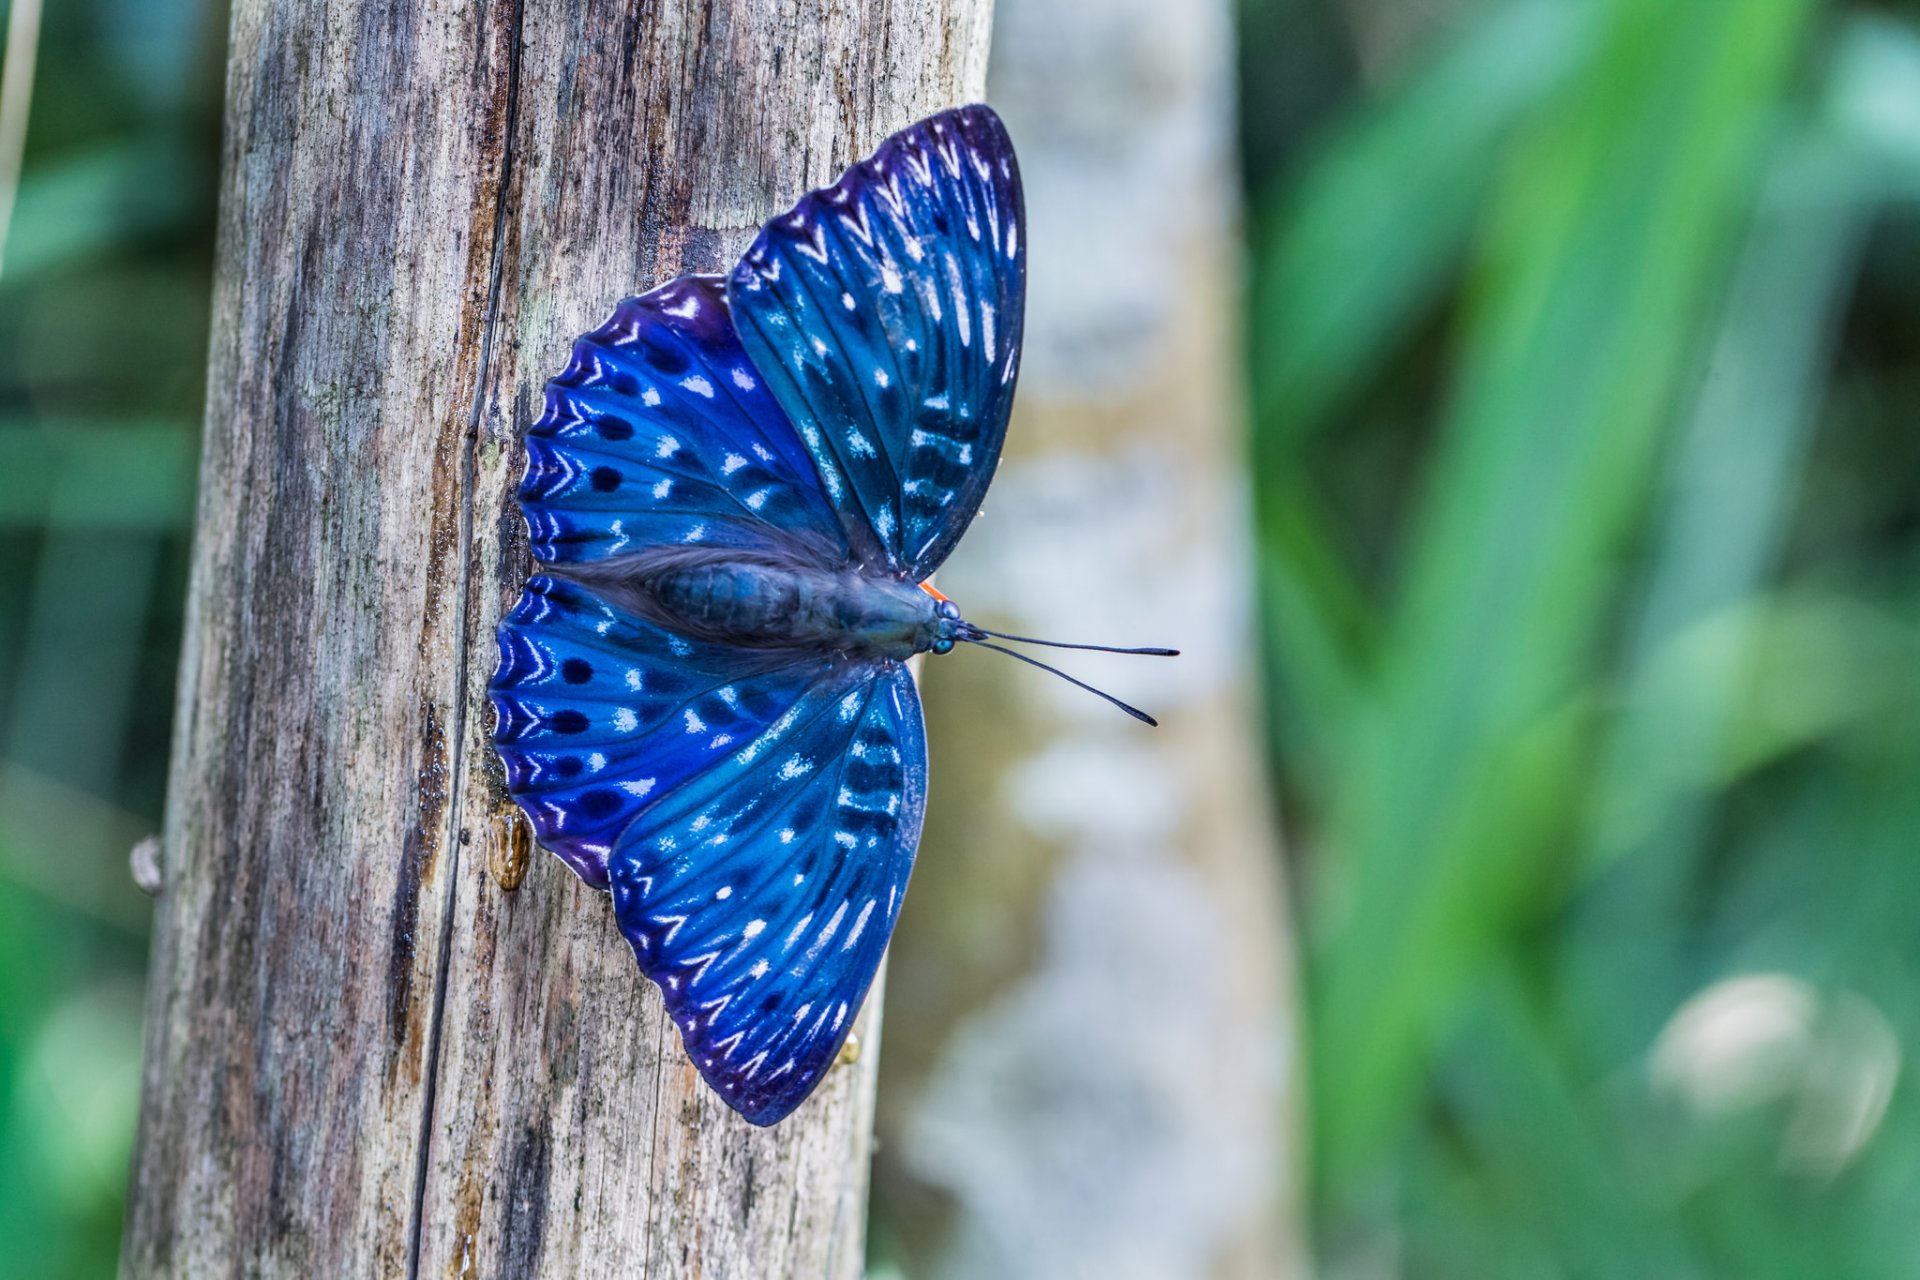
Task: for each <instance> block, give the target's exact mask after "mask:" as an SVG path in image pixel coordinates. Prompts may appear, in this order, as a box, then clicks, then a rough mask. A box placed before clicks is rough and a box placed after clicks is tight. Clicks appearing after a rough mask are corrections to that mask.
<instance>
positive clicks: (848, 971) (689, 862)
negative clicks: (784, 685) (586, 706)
mask: <svg viewBox="0 0 1920 1280" xmlns="http://www.w3.org/2000/svg"><path fill="white" fill-rule="evenodd" d="M925 795H926V738H925V733H924V730H923V728H922V725H921V719H920V703H919V698H918V696H917V695H916V694H915V692H914V686H913V680H912V678H911V677H910V676H909V675H908V674H907V672H906V669H905V668H904V667H902V666H901V665H899V664H897V663H891V662H887V663H876V664H871V665H865V666H862V665H859V664H846V665H845V666H842V667H837V668H833V669H829V670H827V671H824V672H822V673H821V674H820V676H819V678H818V679H817V680H816V681H815V683H814V684H813V685H812V686H811V687H810V688H809V689H808V690H807V691H806V692H805V693H804V694H802V695H801V696H800V697H799V698H798V699H797V700H795V701H794V702H793V703H792V704H791V706H790V708H789V709H788V710H787V711H786V712H785V713H784V714H783V715H782V716H781V717H780V718H779V719H778V720H777V721H776V722H774V723H773V724H771V725H769V726H768V727H767V728H766V729H765V731H764V732H762V733H761V734H760V735H759V736H758V737H757V738H755V739H754V740H753V741H752V742H751V743H750V744H749V745H747V746H745V747H743V748H741V749H740V750H739V751H737V752H735V753H733V754H732V755H731V756H730V757H729V758H728V759H727V760H726V761H724V762H720V763H717V764H715V765H714V766H713V767H712V768H711V769H709V771H708V772H707V773H706V774H705V775H704V776H702V777H701V778H699V779H696V780H694V781H692V782H689V783H687V784H685V785H683V786H682V787H681V788H680V789H679V790H678V791H677V792H674V793H671V794H669V795H667V796H666V797H664V798H662V799H661V800H660V801H659V802H658V803H656V804H655V805H653V806H651V807H650V808H648V809H647V810H645V811H644V812H643V813H642V814H641V815H640V817H639V819H638V820H637V821H635V822H634V823H633V824H632V825H631V826H630V827H629V828H628V829H627V831H626V833H625V834H624V835H623V836H622V837H621V839H620V841H619V843H618V844H617V845H616V846H615V848H614V850H613V854H612V857H611V859H610V861H609V870H610V874H611V878H612V882H613V900H614V911H615V914H616V916H617V918H618V919H619V922H620V927H621V929H622V931H623V932H624V933H625V934H626V935H627V939H628V941H629V942H630V943H631V944H632V945H633V949H634V954H635V956H636V957H637V958H638V959H639V962H640V966H641V968H642V969H644V970H645V971H646V973H647V975H648V976H649V977H651V978H652V979H653V980H654V981H655V982H657V983H659V984H660V988H661V991H662V992H663V993H664V995H665V997H666V1004H667V1009H668V1011H669V1013H670V1014H671V1015H672V1016H673V1018H674V1021H675V1022H676V1023H677V1024H678V1025H679V1026H680V1029H681V1036H682V1038H683V1040H684V1041H685V1043H686V1046H687V1052H688V1054H689V1055H690V1056H691V1057H692V1059H693V1061H694V1064H695V1065H696V1066H697V1067H698V1068H699V1070H700V1073H701V1074H702V1075H703V1076H704V1077H705V1078H706V1080H707V1082H708V1083H709V1084H710V1085H712V1086H713V1088H714V1089H715V1091H717V1092H718V1093H719V1094H720V1096H721V1097H722V1098H723V1099H725V1100H726V1102H727V1104H728V1105H729V1106H731V1107H733V1108H734V1109H735V1110H737V1111H739V1112H740V1113H741V1114H742V1115H744V1116H746V1117H747V1119H749V1120H751V1121H753V1122H754V1123H756V1124H772V1123H774V1122H775V1121H777V1120H779V1119H781V1118H782V1117H784V1116H785V1115H787V1113H788V1112H790V1111H792V1110H793V1108H794V1107H795V1106H797V1105H799V1103H800V1102H801V1101H802V1100H803V1099H805V1097H806V1096H807V1095H808V1094H809V1093H811V1092H812V1091H813V1089H814V1087H815V1086H816V1085H817V1084H818V1083H819V1080H820V1077H821V1075H822V1074H823V1073H824V1072H825V1071H826V1069H827V1067H828V1066H829V1065H830V1064H831V1063H832V1061H833V1058H834V1055H835V1054H836V1052H837V1051H838V1049H839V1047H840V1044H841V1042H842V1041H843V1040H845V1039H846V1035H847V1032H848V1031H849V1030H850V1029H851V1027H852V1025H853V1019H854V1017H855V1016H856V1015H857V1014H858V1013H859V1011H860V1004H861V1001H862V1000H863V999H864V998H865V996H866V992H867V988H868V986H869V985H870V984H871V983H872V981H873V976H874V973H875V972H876V970H877V969H878V967H879V964H880V957H881V955H882V954H883V953H884V952H885V950H886V945H887V940H888V938H889V937H890V936H891V935H892V933H893V925H894V921H895V919H896V917H897V916H898V913H899V909H900V902H901V898H902V897H903V895H904V894H905V891H906V886H907V876H908V873H909V872H910V871H911V870H912V867H913V855H914V850H915V847H916V845H917V844H918V842H919V837H920V821H921V816H922V812H923V809H924V803H925Z"/></svg>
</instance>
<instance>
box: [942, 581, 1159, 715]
mask: <svg viewBox="0 0 1920 1280" xmlns="http://www.w3.org/2000/svg"><path fill="white" fill-rule="evenodd" d="M923 590H926V591H927V593H928V594H929V595H932V594H933V592H932V590H931V589H930V588H923ZM935 599H936V603H935V604H934V607H933V616H932V619H931V623H932V628H931V636H932V638H931V640H930V641H929V642H928V643H927V644H926V646H925V648H926V649H927V651H928V652H930V653H934V654H942V653H952V652H953V648H954V646H955V645H957V644H977V645H979V646H980V647H981V648H983V649H992V650H993V651H994V652H995V653H1004V654H1006V655H1007V656H1008V657H1009V658H1018V659H1019V660H1020V661H1022V662H1024V663H1026V664H1028V665H1029V666H1034V667H1039V668H1040V669H1041V670H1042V671H1050V672H1052V673H1053V674H1054V675H1056V676H1059V677H1060V678H1061V679H1062V680H1065V681H1066V682H1067V683H1068V684H1071V685H1075V686H1077V687H1078V688H1081V689H1085V690H1086V691H1087V692H1088V693H1092V694H1097V695H1098V696H1100V697H1102V698H1105V699H1106V700H1107V701H1108V702H1111V703H1112V704H1113V705H1114V706H1116V707H1118V708H1120V709H1121V710H1122V711H1124V712H1126V713H1127V714H1128V715H1130V716H1132V717H1133V718H1134V719H1136V720H1141V721H1144V722H1145V723H1147V724H1152V725H1157V724H1159V723H1160V722H1159V721H1157V720H1155V719H1154V718H1153V717H1152V716H1150V715H1148V714H1147V713H1146V712H1144V711H1142V710H1140V708H1138V707H1135V706H1131V705H1129V704H1128V703H1125V702H1122V701H1120V699H1118V698H1116V697H1114V696H1113V695H1112V694H1110V693H1108V692H1106V691H1105V690H1104V689H1096V688H1094V687H1093V686H1092V685H1090V684H1088V683H1086V682H1085V681H1084V680H1076V679H1074V678H1073V677H1072V676H1070V675H1068V674H1067V673H1066V672H1064V671H1062V670H1060V669H1059V668H1058V667H1052V666H1048V665H1047V664H1046V663H1044V662H1041V661H1040V660H1039V659H1037V658H1030V657H1028V656H1027V655H1026V654H1024V653H1019V652H1017V651H1015V650H1013V649H1009V648H1007V647H1006V646H1004V645H998V644H994V643H992V641H994V640H1014V641H1018V642H1019V643H1021V644H1041V645H1046V646H1047V647H1048V648H1052V649H1093V650H1097V651H1098V652H1101V653H1135V654H1145V655H1148V656H1151V657H1156V658H1176V657H1179V656H1180V651H1179V650H1178V649H1157V648H1156V649H1122V648H1116V647H1115V646H1113V645H1106V644H1068V643H1066V642H1065V641H1061V640H1036V639H1034V638H1033V637H1032V636H1016V635H1009V634H1007V633H1006V632H1004V631H989V630H987V628H985V627H980V626H975V625H974V624H973V623H971V622H968V621H967V620H966V619H964V618H962V617H961V616H960V606H959V605H957V604H955V603H954V602H953V601H951V600H949V599H947V598H946V597H945V596H937V597H936V598H935Z"/></svg>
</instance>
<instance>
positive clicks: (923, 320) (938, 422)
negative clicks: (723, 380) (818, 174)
mask: <svg viewBox="0 0 1920 1280" xmlns="http://www.w3.org/2000/svg"><path fill="white" fill-rule="evenodd" d="M1021 223H1022V208H1021V194H1020V175H1019V170H1018V169H1017V167H1016V166H1015V163H1014V158H1013V146H1012V143H1011V142H1010V141H1009V140H1008V138H1007V134H1006V130H1005V128H1004V127H1003V126H1002V125H1001V123H1000V120H999V117H997V116H996V115H994V113H993V112H992V111H991V110H990V109H988V108H986V107H984V106H972V107H963V108H960V109H958V110H955V111H948V112H944V113H942V114H940V115H936V116H933V117H930V118H929V119H926V120H923V121H921V122H920V123H919V124H916V125H914V126H913V127H911V128H909V129H906V130H904V131H902V132H900V133H897V134H895V135H893V136H892V137H891V138H889V139H887V141H886V142H885V143H883V144H882V145H881V146H880V149H879V150H878V151H877V152H876V153H875V154H874V155H873V157H872V158H871V159H869V160H866V161H864V162H862V163H860V164H858V165H855V166H854V167H853V168H851V169H849V170H848V171H847V172H846V174H845V176H843V177H842V178H841V179H840V181H839V182H838V183H836V184H835V185H833V186H832V187H829V188H826V189H825V190H822V191H816V192H814V193H812V194H811V195H809V196H807V197H806V198H805V199H803V200H801V201H800V203H799V204H798V205H796V206H795V207H794V209H793V211H792V212H791V213H789V214H786V215H785V216H783V217H779V218H775V219H774V220H773V221H771V222H769V223H768V224H767V225H766V227H765V228H764V229H762V231H761V232H760V236H759V238H758V239H757V240H755V241H754V243H753V245H752V247H751V248H749V249H748V250H747V253H746V256H745V257H744V258H742V259H741V261H740V264H739V266H738V267H736V268H735V269H734V272H733V274H732V276H731V277H730V278H729V280H728V285H727V294H728V298H729V300H730V301H731V303H732V306H733V315H734V320H735V323H736V325H737V326H738V328H739V331H740V338H741V342H742V345H743V346H744V347H745V349H746V352H747V354H748V355H749V356H750V357H751V358H752V361H753V364H754V366H755V367H756V368H757V369H759V370H760V372H761V374H762V375H763V376H764V378H765V379H766V381H767V383H768V384H769V385H770V387H771V388H772V390H773V393H774V395H775V396H776V397H777V398H778V399H779V401H780V403H781V405H782V406H784V407H785V409H786V411H787V414H788V416H789V417H790V418H791V419H792V421H793V422H794V424H795V425H796V426H797V427H798V429H799V432H800V438H801V439H802V440H803V441H804V443H805V445H806V449H807V452H808V453H809V454H810V455H812V458H813V463H814V465H815V466H816V467H817V468H818V469H819V473H820V478H821V480H822V482H823V483H824V485H825V487H826V491H827V495H828V497H829V498H830V499H831V500H832V502H833V504H834V506H835V508H836V510H837V511H838V513H839V516H840V521H841V525H842V527H843V528H844V529H845V530H846V531H847V534H848V537H849V540H850V541H852V542H854V543H855V544H856V551H858V550H860V548H859V547H858V545H857V544H858V542H859V541H860V540H862V539H864V538H865V537H866V536H867V534H868V531H871V534H872V535H873V537H874V538H875V539H876V540H877V542H878V543H879V549H880V553H881V555H882V556H883V557H884V563H885V565H886V566H887V567H888V568H890V569H893V570H896V571H899V572H904V573H907V574H910V575H912V576H913V577H914V578H915V579H916V580H917V579H923V578H925V577H927V576H928V575H929V574H931V573H932V572H933V570H934V569H935V568H936V567H937V566H938V565H939V564H940V562H941V561H943V560H945V559H946V557H947V555H948V553H949V552H951V551H952V550H953V547H954V544H955V543H957V542H958V541H959V540H960V535H961V534H962V533H963V532H964V531H965V530H966V527H967V524H968V523H969V522H970V521H971V520H972V518H973V514H974V512H975V511H976V510H977V509H978V508H979V506H980V499H981V497H982V496H983V495H984V494H985V493H986V489H987V483H988V481H990V480H991V479H992V478H993V471H994V467H995V465H996V464H997V463H998V462H999V458H1000V449H1001V444H1002V442H1003V441H1004V439H1005V436H1006V428H1007V415H1008V412H1009V411H1010V409H1011V408H1012V403H1013V385H1014V375H1015V372H1016V369H1017V366H1018V363H1019V355H1020V334H1021V324H1022V317H1023V314H1024V310H1025V302H1026V241H1025V234H1024V230H1023V228H1022V225H1021Z"/></svg>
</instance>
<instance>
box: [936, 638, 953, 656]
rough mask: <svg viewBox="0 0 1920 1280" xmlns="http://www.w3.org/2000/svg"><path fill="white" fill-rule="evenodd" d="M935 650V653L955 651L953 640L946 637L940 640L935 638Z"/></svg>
mask: <svg viewBox="0 0 1920 1280" xmlns="http://www.w3.org/2000/svg"><path fill="white" fill-rule="evenodd" d="M933 651H934V652H935V653H952V652H953V641H951V640H948V639H945V638H942V639H939V640H935V641H934V642H933Z"/></svg>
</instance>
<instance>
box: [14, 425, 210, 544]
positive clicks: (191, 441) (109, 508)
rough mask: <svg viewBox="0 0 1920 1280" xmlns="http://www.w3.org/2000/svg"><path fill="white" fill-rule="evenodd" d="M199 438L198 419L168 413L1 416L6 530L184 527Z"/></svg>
mask: <svg viewBox="0 0 1920 1280" xmlns="http://www.w3.org/2000/svg"><path fill="white" fill-rule="evenodd" d="M198 445H199V441H198V437H197V433H196V432H195V431H194V430H193V429H192V427H191V426H189V425H188V424H185V423H181V422H177V421H168V420H166V419H156V420H148V421H132V422H114V423H75V422H57V423H43V424H32V425H28V424H18V425H15V424H8V423H6V422H4V421H0V530H4V529H6V528H8V527H15V528H18V527H33V528H39V527H76V526H79V527H92V528H107V529H128V530H133V529H150V530H166V529H179V528H184V527H185V525H186V523H187V521H188V519H189V518H191V516H192V515H193V494H194V479H195V466H196V462H195V460H196V458H197V456H198V452H197V451H198Z"/></svg>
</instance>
